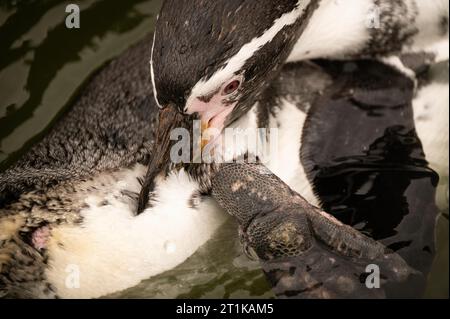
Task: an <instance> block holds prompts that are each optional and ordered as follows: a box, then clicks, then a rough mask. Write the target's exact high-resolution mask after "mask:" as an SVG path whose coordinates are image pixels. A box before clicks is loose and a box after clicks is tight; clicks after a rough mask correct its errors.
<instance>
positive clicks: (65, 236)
mask: <svg viewBox="0 0 450 319" xmlns="http://www.w3.org/2000/svg"><path fill="white" fill-rule="evenodd" d="M119 174H120V175H121V176H122V178H120V180H119V181H118V182H114V183H112V184H105V187H107V188H108V189H110V193H109V195H107V196H106V197H105V196H103V195H101V196H99V195H98V194H91V195H90V196H89V197H88V198H86V203H88V205H89V207H88V208H85V209H84V210H83V211H82V215H83V218H84V220H83V224H82V225H81V226H80V227H74V226H61V227H58V228H55V229H53V231H52V237H51V239H50V242H49V246H48V250H49V254H50V261H49V262H50V267H49V268H48V270H47V276H48V279H49V281H50V282H51V283H52V284H53V285H54V286H55V287H56V288H57V291H58V294H59V295H60V296H61V297H65V298H75V297H77V298H92V297H100V296H102V295H105V294H109V293H112V292H116V291H120V290H123V289H126V288H129V287H132V286H134V285H136V284H138V283H139V282H140V281H141V280H143V279H146V278H149V277H151V276H154V275H156V274H159V273H161V272H164V271H166V270H169V269H171V268H173V267H175V266H177V265H178V264H180V263H181V262H183V261H184V260H186V259H187V258H188V257H189V256H191V255H192V254H193V253H194V252H195V251H196V250H197V249H198V248H199V247H200V246H201V245H203V244H204V243H205V242H206V241H207V240H208V239H209V238H210V237H211V236H212V234H213V233H214V231H215V230H216V229H217V228H218V227H219V226H220V225H221V224H222V223H223V222H224V221H225V218H226V215H225V213H223V212H222V211H221V210H220V209H219V208H218V207H217V206H216V204H215V203H214V202H213V201H212V200H211V199H206V200H204V201H202V202H201V203H199V206H198V207H196V208H191V207H190V205H189V204H188V203H189V200H190V198H191V195H192V194H193V193H194V192H195V191H196V189H197V185H196V184H195V183H193V182H192V181H190V180H189V178H188V176H187V175H186V173H184V172H183V171H182V172H180V173H179V174H176V175H175V174H173V175H171V176H170V177H169V178H168V179H167V180H165V181H164V182H159V183H158V188H157V189H156V192H157V193H158V201H157V202H156V203H155V205H154V206H153V207H152V208H148V209H147V210H146V211H144V212H143V213H142V214H141V215H139V216H137V217H135V216H134V211H135V207H134V204H132V203H131V201H129V202H128V203H127V200H126V199H124V198H123V195H121V191H122V190H128V191H133V192H139V190H140V184H139V183H138V181H137V177H142V176H143V175H144V174H145V168H144V167H143V166H139V165H138V166H136V167H135V168H134V169H126V170H123V171H122V172H120V173H119ZM98 182H99V183H100V182H107V180H106V181H100V180H99V181H98ZM105 200H106V201H107V204H106V205H104V203H106V202H105ZM102 203H103V204H102Z"/></svg>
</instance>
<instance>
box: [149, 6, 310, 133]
mask: <svg viewBox="0 0 450 319" xmlns="http://www.w3.org/2000/svg"><path fill="white" fill-rule="evenodd" d="M314 2H315V0H278V1H273V0H258V1H254V0H228V1H207V0H189V1H187V0H186V1H184V0H183V1H180V0H167V1H165V3H164V5H163V7H162V9H161V12H160V14H159V16H158V20H157V24H156V30H155V33H154V41H153V46H152V58H151V74H152V84H153V91H154V95H155V98H156V101H157V103H158V105H159V106H160V107H161V108H164V107H167V106H169V105H171V106H175V107H176V108H177V109H178V110H179V111H180V112H182V113H184V114H187V115H195V116H196V117H197V118H198V119H200V120H201V121H202V127H203V128H211V127H213V128H215V129H218V130H220V131H221V130H222V129H223V128H224V127H226V126H228V125H229V124H231V123H232V122H234V121H235V120H237V119H239V118H240V117H241V116H242V115H243V114H245V113H246V112H247V111H248V110H249V109H250V108H251V107H252V106H253V105H254V104H255V103H256V102H257V101H258V98H259V96H260V95H261V93H262V92H263V91H264V89H265V88H266V87H267V86H268V84H270V82H271V80H272V79H273V77H275V76H276V75H277V74H278V71H279V70H280V68H281V66H282V65H283V63H284V62H285V61H286V59H287V58H288V56H289V53H290V51H291V50H292V47H293V45H294V44H295V42H296V40H297V39H298V36H299V29H301V28H299V26H301V24H302V21H303V20H304V17H305V15H307V13H308V12H309V11H311V10H309V8H310V6H311V4H312V3H314Z"/></svg>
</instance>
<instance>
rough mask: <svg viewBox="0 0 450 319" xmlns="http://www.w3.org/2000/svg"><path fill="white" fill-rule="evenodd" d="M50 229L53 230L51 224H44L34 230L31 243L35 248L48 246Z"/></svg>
mask: <svg viewBox="0 0 450 319" xmlns="http://www.w3.org/2000/svg"><path fill="white" fill-rule="evenodd" d="M50 231H51V230H50V227H49V226H42V227H39V228H38V229H36V230H35V231H34V232H33V234H32V235H31V243H32V244H33V246H34V248H36V249H37V250H39V251H41V250H43V249H45V248H47V243H48V240H49V238H50Z"/></svg>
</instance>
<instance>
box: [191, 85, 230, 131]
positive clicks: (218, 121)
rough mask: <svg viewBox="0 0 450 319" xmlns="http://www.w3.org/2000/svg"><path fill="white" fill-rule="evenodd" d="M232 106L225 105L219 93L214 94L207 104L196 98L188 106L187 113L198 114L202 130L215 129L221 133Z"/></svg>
mask: <svg viewBox="0 0 450 319" xmlns="http://www.w3.org/2000/svg"><path fill="white" fill-rule="evenodd" d="M235 105H236V103H234V104H225V103H224V101H223V96H222V95H221V94H220V92H218V93H216V94H215V95H214V96H213V97H212V98H211V99H210V100H209V101H208V102H203V101H201V100H200V99H198V98H196V99H194V101H193V102H192V104H191V105H189V106H188V113H189V114H192V113H198V114H199V116H200V119H201V121H202V127H203V128H205V129H206V128H215V129H217V130H219V131H221V130H222V129H223V128H224V126H225V120H226V118H227V116H228V115H229V114H230V113H231V111H233V108H234V106H235Z"/></svg>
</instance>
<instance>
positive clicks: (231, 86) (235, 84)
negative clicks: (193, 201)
mask: <svg viewBox="0 0 450 319" xmlns="http://www.w3.org/2000/svg"><path fill="white" fill-rule="evenodd" d="M240 86H241V81H239V80H234V81H231V82H230V83H228V84H227V86H226V87H225V88H224V89H223V92H222V95H230V94H231V93H234V92H236V90H237V89H239V87H240Z"/></svg>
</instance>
